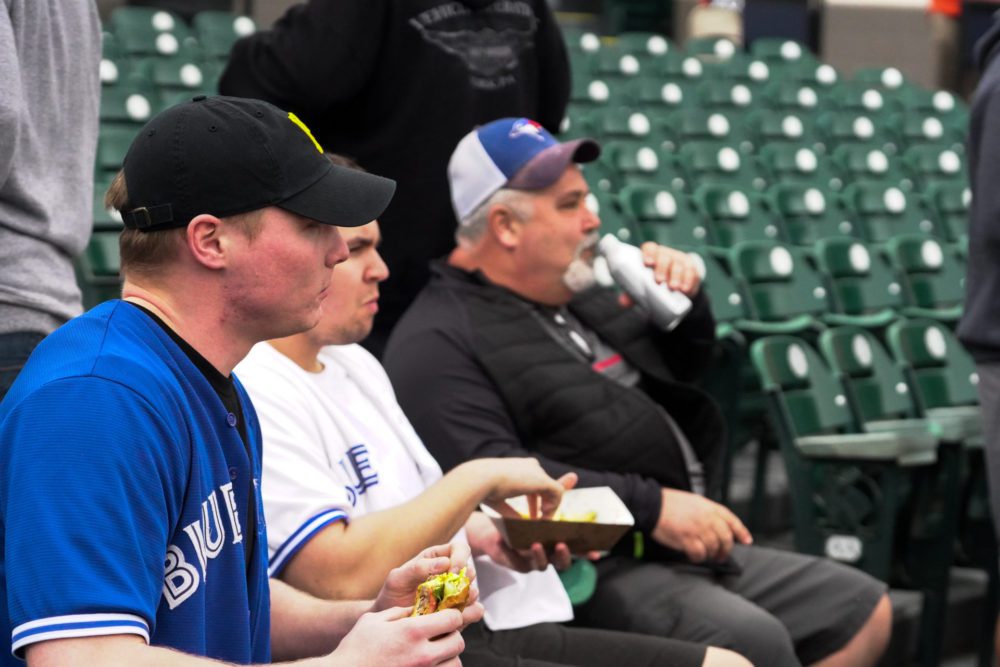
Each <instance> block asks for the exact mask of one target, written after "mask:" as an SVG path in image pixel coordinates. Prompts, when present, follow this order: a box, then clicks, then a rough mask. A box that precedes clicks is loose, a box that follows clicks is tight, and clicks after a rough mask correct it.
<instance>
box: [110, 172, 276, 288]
mask: <svg viewBox="0 0 1000 667" xmlns="http://www.w3.org/2000/svg"><path fill="white" fill-rule="evenodd" d="M104 206H105V207H106V208H109V209H114V210H116V211H118V212H119V213H122V212H124V211H130V210H131V209H132V204H131V202H130V201H129V198H128V186H127V185H126V184H125V172H124V170H122V171H119V172H118V173H117V174H116V175H115V178H114V180H112V181H111V185H110V186H108V191H107V193H105V195H104ZM223 219H224V220H226V221H227V222H230V223H233V224H234V226H235V228H236V229H238V230H239V231H240V232H242V233H243V235H244V236H246V238H247V239H249V240H250V241H253V240H254V239H255V238H256V237H257V235H258V234H259V233H260V227H261V221H260V215H259V213H258V212H257V211H250V212H249V213H241V214H239V215H232V216H228V217H226V218H223ZM185 229H186V227H176V228H171V229H157V230H153V231H147V232H144V231H140V230H138V229H124V230H122V233H121V236H119V238H118V252H119V254H120V255H121V267H122V268H121V271H122V275H123V276H125V277H126V278H127V277H128V276H130V275H133V276H144V277H149V276H152V275H155V274H156V273H158V272H159V271H161V270H162V269H163V267H164V266H166V265H168V264H170V263H171V262H173V261H174V260H176V259H177V253H178V252H180V246H181V243H182V240H183V238H184V234H185Z"/></svg>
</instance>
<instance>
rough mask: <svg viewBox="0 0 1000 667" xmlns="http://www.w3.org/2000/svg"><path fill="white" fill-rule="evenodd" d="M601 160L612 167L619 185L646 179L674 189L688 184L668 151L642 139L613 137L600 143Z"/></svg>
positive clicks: (643, 181)
mask: <svg viewBox="0 0 1000 667" xmlns="http://www.w3.org/2000/svg"><path fill="white" fill-rule="evenodd" d="M601 161H603V162H604V164H606V165H608V166H609V167H611V168H612V169H614V170H615V172H616V174H617V180H618V181H619V182H620V183H621V185H622V186H625V185H631V184H636V183H649V184H655V185H660V186H664V187H670V188H672V189H675V190H684V189H687V188H688V181H689V175H688V173H687V172H686V170H685V169H684V168H683V166H682V164H681V163H680V162H679V161H678V160H677V159H676V158H675V157H674V156H673V155H671V154H670V153H667V152H664V151H661V150H658V147H657V146H655V145H652V144H650V143H647V142H643V141H635V140H624V139H620V140H613V141H609V142H607V143H606V144H605V145H604V150H603V152H602V154H601Z"/></svg>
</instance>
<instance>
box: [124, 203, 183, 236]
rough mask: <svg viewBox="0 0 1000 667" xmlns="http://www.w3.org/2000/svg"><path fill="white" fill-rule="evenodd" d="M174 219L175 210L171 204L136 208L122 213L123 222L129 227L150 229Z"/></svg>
mask: <svg viewBox="0 0 1000 667" xmlns="http://www.w3.org/2000/svg"><path fill="white" fill-rule="evenodd" d="M173 221H174V211H173V207H172V206H171V205H170V204H160V205H159V206H151V207H148V208H147V207H145V206H140V207H139V208H134V209H132V210H131V211H129V212H128V213H125V214H123V215H122V222H123V223H125V226H126V227H128V228H129V229H143V230H149V229H152V228H153V227H162V226H165V225H167V224H169V223H171V222H173Z"/></svg>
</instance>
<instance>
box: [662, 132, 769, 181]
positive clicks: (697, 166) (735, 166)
mask: <svg viewBox="0 0 1000 667" xmlns="http://www.w3.org/2000/svg"><path fill="white" fill-rule="evenodd" d="M680 159H681V161H682V162H683V164H684V167H685V168H686V170H687V172H688V174H689V175H690V177H691V179H692V182H695V183H699V184H702V183H721V184H726V185H730V186H738V187H742V188H746V189H749V190H756V191H762V190H764V189H765V188H766V187H767V174H766V173H765V172H764V170H763V169H761V167H760V166H759V164H758V163H757V161H756V160H755V159H754V158H753V156H752V155H750V154H749V153H745V152H743V151H741V150H740V149H739V147H738V146H733V145H730V144H729V143H728V142H725V141H689V142H687V143H685V144H684V145H683V146H681V150H680Z"/></svg>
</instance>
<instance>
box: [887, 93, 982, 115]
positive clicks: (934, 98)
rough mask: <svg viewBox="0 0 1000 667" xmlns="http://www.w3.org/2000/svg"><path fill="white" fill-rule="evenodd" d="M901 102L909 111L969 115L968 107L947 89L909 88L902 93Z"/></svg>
mask: <svg viewBox="0 0 1000 667" xmlns="http://www.w3.org/2000/svg"><path fill="white" fill-rule="evenodd" d="M899 99H900V102H901V103H902V105H903V107H904V108H905V109H907V110H909V111H917V112H920V113H925V114H928V115H933V116H938V117H945V118H949V119H950V118H954V117H956V116H957V117H967V116H968V112H969V110H968V107H967V106H966V105H965V103H964V102H963V101H962V100H961V99H959V98H958V97H957V96H956V95H955V94H954V93H952V92H949V91H947V90H934V91H932V90H924V89H923V88H916V87H912V88H908V89H906V90H904V91H903V93H902V94H901V95H900V98H899Z"/></svg>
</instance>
